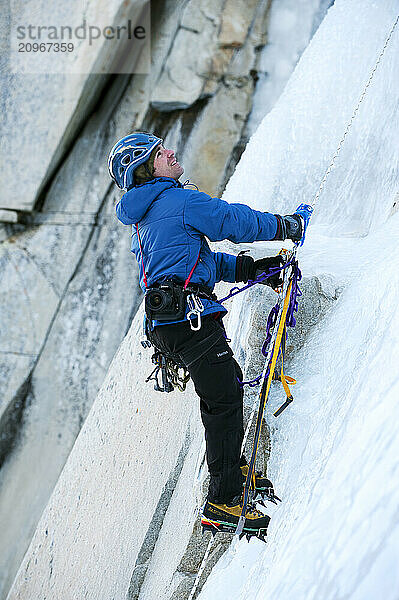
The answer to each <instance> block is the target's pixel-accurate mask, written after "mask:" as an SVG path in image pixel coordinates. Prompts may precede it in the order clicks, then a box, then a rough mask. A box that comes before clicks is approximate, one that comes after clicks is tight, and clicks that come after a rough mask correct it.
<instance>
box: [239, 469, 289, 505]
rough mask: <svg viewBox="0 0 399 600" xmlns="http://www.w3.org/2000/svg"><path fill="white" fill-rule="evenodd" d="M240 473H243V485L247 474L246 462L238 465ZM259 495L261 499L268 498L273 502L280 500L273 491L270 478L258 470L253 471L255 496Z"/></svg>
mask: <svg viewBox="0 0 399 600" xmlns="http://www.w3.org/2000/svg"><path fill="white" fill-rule="evenodd" d="M240 469H241V473H242V475H243V480H244V481H243V485H245V481H246V479H247V475H248V469H249V466H248V465H247V464H244V465H241V466H240ZM258 495H260V496H261V498H262V499H263V500H269V501H270V502H273V503H274V504H277V502H276V500H280V498H279V497H278V496H276V494H275V493H274V488H273V484H272V482H271V481H270V479H267V477H265V476H264V475H262V473H261V472H260V471H255V497H256V496H258ZM280 502H281V500H280Z"/></svg>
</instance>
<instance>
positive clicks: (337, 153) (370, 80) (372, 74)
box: [311, 14, 399, 208]
mask: <svg viewBox="0 0 399 600" xmlns="http://www.w3.org/2000/svg"><path fill="white" fill-rule="evenodd" d="M398 21H399V14H398V16H397V17H396V20H395V23H394V24H393V25H392V28H391V31H390V32H389V34H388V37H387V38H386V40H385V44H384V46H383V48H382V50H381V52H380V54H379V56H378V58H377V61H376V63H375V65H374V67H373V69H372V71H371V73H370V76H369V78H368V80H367V83H366V85H365V86H364V89H363V91H362V93H361V95H360V98H359V101H358V103H357V105H356V108H355V110H354V111H353V113H352V116H351V118H350V120H349V122H348V124H347V126H346V129H345V133H344V135H343V136H342V138H341V140H340V142H339V144H338V147H337V149H336V151H335V153H334V155H333V157H332V159H331V162H330V164H329V165H328V167H327V170H326V172H325V173H324V177H323V179H322V180H321V183H320V187H319V189H318V190H317V193H316V195H315V197H314V198H313V202H311V206H312V207H313V208H314V206H315V204H316V202H317V201H318V199H319V197H320V194H321V192H322V191H323V189H324V185H325V183H326V180H327V177H328V176H329V174H330V173H331V171H332V170H333V168H334V165H335V160H336V158H338V156H339V153H340V152H341V148H342V146H343V145H344V142H345V139H346V136H347V135H348V133H349V131H350V128H351V127H352V123H353V121H354V120H355V118H356V115H357V113H358V110H359V108H360V105H361V103H362V102H363V100H364V98H365V96H366V93H367V90H368V88H369V86H370V84H371V82H372V80H373V77H374V74H375V72H376V70H377V69H378V65H379V64H380V62H381V59H382V57H383V56H384V53H385V50H386V48H387V46H388V44H389V42H390V40H391V37H392V35H393V32H394V31H395V28H396V26H397V24H398Z"/></svg>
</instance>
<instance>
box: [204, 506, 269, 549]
mask: <svg viewBox="0 0 399 600" xmlns="http://www.w3.org/2000/svg"><path fill="white" fill-rule="evenodd" d="M241 510H242V495H239V496H235V497H234V498H233V499H232V500H231V501H230V502H227V503H226V504H214V503H213V502H209V500H207V501H206V502H205V505H204V507H203V509H202V514H201V525H202V529H203V531H211V532H212V533H213V535H215V533H217V532H218V531H222V532H225V533H235V530H236V528H237V524H238V519H239V518H240V516H241ZM269 521H270V517H268V516H267V515H264V514H262V513H261V512H260V511H259V510H256V509H255V508H253V507H251V506H249V507H248V508H247V512H246V514H245V524H244V529H243V533H244V534H247V537H251V536H256V537H258V538H260V539H262V540H264V538H265V536H266V533H267V526H268V525H269Z"/></svg>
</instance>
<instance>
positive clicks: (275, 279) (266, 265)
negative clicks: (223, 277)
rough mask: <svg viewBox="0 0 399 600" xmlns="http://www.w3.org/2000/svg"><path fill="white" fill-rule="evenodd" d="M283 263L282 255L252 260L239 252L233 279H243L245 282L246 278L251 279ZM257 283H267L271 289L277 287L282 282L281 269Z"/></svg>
mask: <svg viewBox="0 0 399 600" xmlns="http://www.w3.org/2000/svg"><path fill="white" fill-rule="evenodd" d="M283 264H284V260H283V257H282V256H280V255H279V256H270V257H268V258H261V259H259V260H254V259H253V258H252V257H251V256H244V255H243V254H239V255H238V256H237V262H236V273H235V279H236V281H243V282H244V283H246V282H247V281H248V280H251V281H253V280H254V279H256V278H257V277H259V275H261V274H262V273H267V272H268V271H269V269H270V267H273V268H277V267H281V266H282V265H283ZM259 283H263V284H264V285H269V286H270V287H272V288H273V289H275V288H277V287H279V286H280V285H281V283H282V274H281V271H280V272H279V273H276V274H275V275H273V276H272V277H267V278H266V279H264V280H263V281H260V282H259Z"/></svg>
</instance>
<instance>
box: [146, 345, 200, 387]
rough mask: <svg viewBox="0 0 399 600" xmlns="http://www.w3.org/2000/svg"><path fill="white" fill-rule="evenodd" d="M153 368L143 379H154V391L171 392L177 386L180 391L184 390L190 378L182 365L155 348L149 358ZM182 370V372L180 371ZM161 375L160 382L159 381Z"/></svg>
mask: <svg viewBox="0 0 399 600" xmlns="http://www.w3.org/2000/svg"><path fill="white" fill-rule="evenodd" d="M151 360H152V362H153V364H154V365H156V367H155V369H154V370H153V371H152V372H151V373H150V375H149V376H148V377H147V379H146V380H145V381H146V383H147V382H148V381H151V380H154V381H155V384H154V390H155V391H156V392H173V390H174V389H175V388H177V389H178V390H179V391H180V392H184V390H185V389H186V386H187V383H188V381H189V379H190V374H189V372H188V371H187V369H186V368H185V367H184V366H183V365H178V364H176V363H175V362H174V361H173V360H172V359H171V358H169V357H167V356H165V355H164V354H162V352H160V351H159V350H157V349H156V350H155V352H154V354H153V355H152V358H151ZM181 371H182V373H180V372H181ZM159 375H160V376H161V382H160V381H159Z"/></svg>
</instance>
